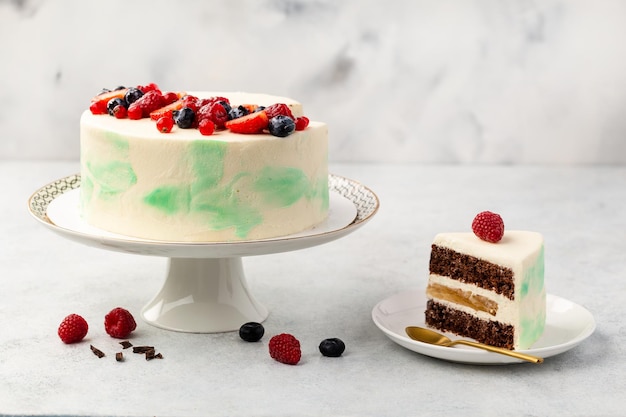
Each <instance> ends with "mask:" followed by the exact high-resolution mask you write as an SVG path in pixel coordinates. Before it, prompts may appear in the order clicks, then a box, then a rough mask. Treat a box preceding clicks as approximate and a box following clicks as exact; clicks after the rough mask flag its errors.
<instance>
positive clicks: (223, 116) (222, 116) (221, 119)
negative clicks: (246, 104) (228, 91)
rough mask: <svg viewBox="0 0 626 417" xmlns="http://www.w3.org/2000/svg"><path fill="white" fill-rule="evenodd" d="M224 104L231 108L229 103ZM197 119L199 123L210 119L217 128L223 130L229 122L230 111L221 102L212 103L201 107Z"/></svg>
mask: <svg viewBox="0 0 626 417" xmlns="http://www.w3.org/2000/svg"><path fill="white" fill-rule="evenodd" d="M224 103H225V104H226V106H228V108H230V105H229V104H228V103H227V102H224ZM196 117H197V118H198V121H202V120H203V119H209V120H211V121H212V122H213V123H214V124H215V127H216V128H218V129H223V128H224V125H225V123H226V122H227V121H228V110H227V109H226V107H225V106H224V104H222V102H221V101H211V102H209V103H207V104H204V105H203V106H202V107H200V109H199V110H198V112H197V113H196Z"/></svg>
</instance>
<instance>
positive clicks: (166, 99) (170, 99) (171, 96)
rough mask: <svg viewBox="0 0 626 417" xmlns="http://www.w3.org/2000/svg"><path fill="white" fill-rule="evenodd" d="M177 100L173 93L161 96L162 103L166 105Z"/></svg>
mask: <svg viewBox="0 0 626 417" xmlns="http://www.w3.org/2000/svg"><path fill="white" fill-rule="evenodd" d="M177 100H178V94H177V93H175V92H173V91H168V92H167V93H165V94H163V102H164V103H165V104H166V105H168V104H171V103H173V102H175V101H177Z"/></svg>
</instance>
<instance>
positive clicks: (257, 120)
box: [89, 83, 309, 137]
mask: <svg viewBox="0 0 626 417" xmlns="http://www.w3.org/2000/svg"><path fill="white" fill-rule="evenodd" d="M89 110H90V111H91V113H92V114H95V115H100V114H109V115H111V116H114V117H116V118H118V119H124V118H127V117H128V118H129V119H131V120H139V119H144V118H147V117H149V118H150V119H151V120H153V121H155V122H159V121H160V120H161V119H162V118H164V117H166V118H169V119H172V121H173V125H172V126H170V125H169V121H160V122H159V123H158V124H157V126H156V127H157V129H158V130H159V131H160V132H162V133H169V132H171V131H172V129H173V128H174V125H176V126H177V127H178V128H181V129H192V128H197V129H198V130H199V131H200V134H202V135H204V136H208V135H212V134H213V133H214V132H215V131H216V130H218V131H219V130H222V129H228V130H229V131H230V132H233V133H243V134H254V133H263V132H265V133H268V132H269V133H270V134H272V135H273V136H278V137H286V136H289V135H290V134H292V133H293V132H295V131H301V130H304V129H306V128H307V126H308V125H309V119H308V118H307V117H305V116H300V117H294V115H293V113H292V111H291V108H290V107H289V106H288V105H287V104H285V103H275V104H272V105H270V106H267V107H264V106H259V105H257V104H251V103H244V104H233V105H231V103H230V101H229V99H228V98H226V97H220V96H217V97H209V98H199V97H196V96H193V95H190V94H186V93H184V92H173V91H169V92H166V93H163V92H162V91H161V90H160V89H159V86H158V85H156V84H155V83H150V84H147V85H138V86H136V87H124V86H119V87H117V88H116V89H115V90H109V89H102V91H101V92H100V93H99V94H98V95H96V96H95V97H93V98H92V99H91V103H90V106H89ZM253 115H254V116H253ZM203 120H209V121H210V122H212V123H208V122H204V123H203ZM227 122H230V123H228V125H227ZM200 126H202V129H200Z"/></svg>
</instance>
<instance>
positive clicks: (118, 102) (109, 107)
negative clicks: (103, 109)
mask: <svg viewBox="0 0 626 417" xmlns="http://www.w3.org/2000/svg"><path fill="white" fill-rule="evenodd" d="M117 106H122V107H126V108H128V103H126V101H124V99H121V98H112V99H111V100H109V101H108V102H107V111H108V112H109V114H110V115H111V116H114V115H115V113H113V109H115V107H117Z"/></svg>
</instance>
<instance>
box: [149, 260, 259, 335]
mask: <svg viewBox="0 0 626 417" xmlns="http://www.w3.org/2000/svg"><path fill="white" fill-rule="evenodd" d="M141 315H142V316H143V318H144V320H145V321H147V322H148V323H150V324H152V325H155V326H157V327H161V328H164V329H168V330H177V331H185V332H195V333H213V332H223V331H231V330H235V329H238V328H239V327H240V326H241V325H242V324H243V323H246V322H249V321H256V322H262V321H263V320H265V319H266V318H267V315H268V311H267V309H266V308H265V307H264V306H263V305H261V304H260V303H259V302H258V301H257V300H256V299H255V298H254V296H253V295H252V293H251V292H250V290H249V289H248V285H247V282H246V277H245V275H244V271H243V264H242V259H241V258H239V257H235V258H217V259H211V258H208V259H201V258H196V259H194V258H170V260H169V268H168V272H167V276H166V278H165V282H164V283H163V286H162V287H161V290H160V291H159V292H158V293H157V295H156V296H155V297H154V298H153V299H152V301H150V302H149V303H148V304H147V305H146V306H145V307H144V308H143V310H142V312H141Z"/></svg>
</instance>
